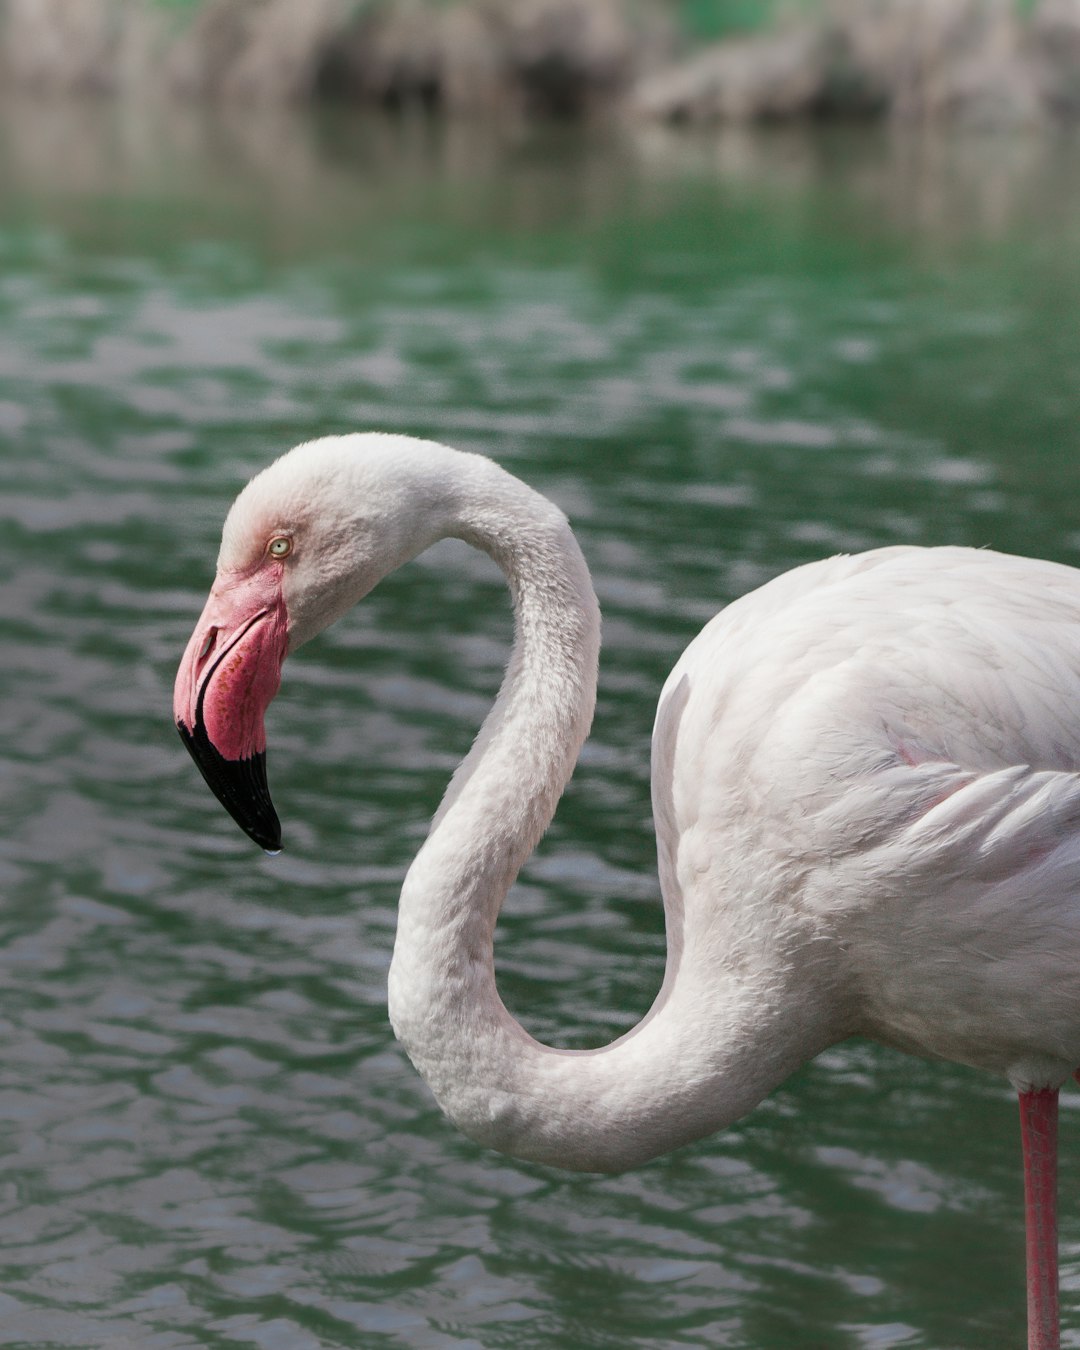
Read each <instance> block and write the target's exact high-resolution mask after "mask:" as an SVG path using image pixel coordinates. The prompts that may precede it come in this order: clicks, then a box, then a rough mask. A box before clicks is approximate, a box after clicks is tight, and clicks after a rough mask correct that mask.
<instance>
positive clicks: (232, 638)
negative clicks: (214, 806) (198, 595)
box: [173, 563, 288, 853]
mask: <svg viewBox="0 0 1080 1350" xmlns="http://www.w3.org/2000/svg"><path fill="white" fill-rule="evenodd" d="M281 575H282V569H281V567H280V566H279V565H275V564H273V563H264V564H263V565H262V566H260V567H259V568H258V570H257V571H255V572H254V573H251V574H249V575H247V576H241V577H236V576H228V575H226V576H224V577H223V576H221V575H219V576H218V578H217V580H216V581H215V582H214V587H213V590H212V591H211V592H210V598H209V599H208V600H207V602H206V608H205V609H204V610H203V612H202V615H201V617H200V618H199V622H198V623H197V624H196V625H195V631H194V633H192V635H191V641H190V642H189V643H188V645H187V650H186V651H185V652H184V657H183V660H182V661H181V662H180V669H179V670H178V671H177V673H176V686H175V688H174V691H173V714H174V716H175V718H176V726H177V730H178V731H179V732H180V737H181V739H182V740H183V742H184V744H185V745H186V746H187V748H188V750H189V752H190V753H191V757H192V759H193V760H194V761H195V763H196V764H197V765H198V766H199V770H200V772H201V773H202V776H203V777H204V778H205V779H206V781H207V783H208V784H209V786H210V790H211V791H212V792H213V793H214V795H215V796H216V797H217V799H218V800H219V801H220V802H221V804H222V805H223V806H224V807H225V809H226V810H227V811H228V812H229V814H230V815H231V816H232V818H233V820H235V821H236V823H237V824H238V825H239V826H240V828H241V829H242V830H243V831H244V832H245V833H246V834H248V835H249V836H250V837H251V838H252V839H254V841H255V842H256V843H257V844H259V845H261V847H263V848H264V849H266V850H267V852H272V853H276V852H277V851H278V850H279V849H280V848H281V824H280V822H279V821H278V817H277V812H276V811H275V810H274V804H273V802H272V801H271V800H270V793H269V790H268V788H267V784H266V730H265V726H264V718H265V715H266V710H267V708H268V707H269V706H270V703H271V701H272V700H273V697H274V695H275V694H276V693H277V691H278V688H279V686H280V684H281V666H282V662H283V661H284V660H285V653H286V650H287V647H288V615H287V613H286V610H285V601H284V599H283V597H282V593H281Z"/></svg>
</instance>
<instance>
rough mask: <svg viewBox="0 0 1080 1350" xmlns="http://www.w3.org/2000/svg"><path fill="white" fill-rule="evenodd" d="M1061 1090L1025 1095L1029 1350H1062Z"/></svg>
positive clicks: (1022, 1126) (1022, 1120) (1023, 1133)
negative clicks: (1058, 1159) (1059, 1168)
mask: <svg viewBox="0 0 1080 1350" xmlns="http://www.w3.org/2000/svg"><path fill="white" fill-rule="evenodd" d="M1057 1122H1058V1094H1057V1091H1056V1089H1050V1088H1046V1089H1042V1090H1040V1091H1038V1092H1021V1094H1020V1137H1021V1140H1022V1142H1023V1148H1024V1214H1025V1218H1026V1221H1027V1307H1028V1350H1059V1346H1060V1338H1059V1331H1058V1237H1057Z"/></svg>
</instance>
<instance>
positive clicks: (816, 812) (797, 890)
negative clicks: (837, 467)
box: [653, 548, 1080, 1089]
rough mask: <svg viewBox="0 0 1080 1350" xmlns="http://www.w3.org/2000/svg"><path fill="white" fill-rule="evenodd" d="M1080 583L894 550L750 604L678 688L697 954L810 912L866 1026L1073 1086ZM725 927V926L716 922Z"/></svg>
mask: <svg viewBox="0 0 1080 1350" xmlns="http://www.w3.org/2000/svg"><path fill="white" fill-rule="evenodd" d="M1078 708H1080V574H1078V573H1077V572H1075V571H1074V570H1073V569H1071V568H1067V567H1063V566H1060V565H1057V564H1053V563H1048V562H1041V561H1037V560H1034V559H1029V558H1016V557H1009V556H1005V555H1002V554H997V553H992V552H988V551H984V550H972V549H958V548H937V549H917V548H889V549H881V550H877V551H875V552H872V553H865V554H861V555H858V556H855V557H840V558H832V559H829V560H826V561H823V562H819V563H812V564H809V565H808V566H804V567H800V568H798V569H796V570H795V571H793V572H789V573H786V574H785V575H783V576H781V577H779V578H777V579H776V580H775V581H773V582H770V583H769V584H768V585H766V586H763V587H762V588H761V589H760V590H757V591H755V592H753V593H752V594H750V595H747V596H744V597H743V598H742V599H739V600H736V601H735V602H734V603H733V604H731V605H729V606H728V608H727V609H725V610H724V611H723V613H721V614H720V615H718V616H717V617H716V618H715V619H713V620H712V622H711V623H709V624H708V625H707V627H706V628H705V629H704V631H703V632H702V633H701V634H700V635H699V636H698V637H697V638H696V639H695V640H694V641H693V642H692V643H691V644H690V646H689V647H688V648H687V650H686V652H685V654H684V655H683V657H682V658H681V659H680V660H679V662H678V663H677V665H676V667H675V669H674V671H673V672H672V674H671V676H670V678H669V680H668V682H667V684H666V686H665V688H664V691H663V693H662V695H661V698H660V709H659V713H658V716H657V723H656V735H655V737H654V743H653V757H654V780H653V792H654V802H655V815H656V821H657V840H658V849H659V853H660V859H661V871H662V875H665V876H666V878H667V879H668V884H669V885H672V886H675V887H677V889H678V890H679V891H680V892H681V893H682V895H683V897H684V905H685V912H686V923H687V926H688V929H690V928H692V929H694V930H700V931H695V937H696V943H697V944H698V945H702V946H709V945H712V946H713V947H715V951H714V957H715V960H716V961H720V960H721V959H722V958H721V955H720V948H721V947H722V944H723V942H725V941H727V940H729V938H730V933H729V931H728V926H729V925H735V926H736V927H739V928H741V927H743V926H746V925H749V926H751V928H753V927H756V926H757V925H758V924H759V923H761V922H763V921H766V920H765V916H768V915H769V914H770V912H772V913H780V914H785V915H786V916H787V918H788V921H789V922H790V923H792V924H793V925H795V926H796V927H799V926H802V931H803V932H804V934H805V937H806V940H807V942H809V943H813V944H824V945H825V946H826V947H827V948H828V950H829V952H830V953H831V961H832V962H834V963H835V969H834V971H833V975H834V978H835V981H836V989H837V997H838V999H839V1000H840V1001H841V1002H842V1003H843V1004H844V1005H846V1009H847V1013H848V1016H849V1017H850V1023H849V1029H850V1030H851V1031H852V1032H857V1033H859V1034H862V1035H866V1036H870V1037H873V1038H874V1039H876V1040H880V1041H883V1042H885V1043H886V1044H889V1045H893V1046H896V1047H898V1048H900V1049H902V1050H906V1051H909V1052H911V1053H914V1054H919V1055H925V1056H930V1057H935V1058H942V1059H949V1060H954V1061H958V1062H960V1063H964V1064H971V1065H974V1066H977V1067H980V1068H985V1069H990V1070H992V1071H994V1072H997V1073H1001V1074H1004V1075H1005V1076H1007V1077H1008V1078H1009V1079H1010V1080H1011V1081H1012V1082H1013V1084H1014V1085H1015V1086H1016V1087H1017V1088H1020V1089H1027V1088H1043V1087H1057V1086H1059V1085H1060V1084H1061V1083H1062V1082H1064V1081H1065V1079H1066V1078H1068V1077H1069V1075H1070V1074H1071V1073H1072V1071H1073V1069H1074V1068H1075V1067H1076V1065H1077V1064H1078V1063H1080V963H1078V960H1077V957H1078V954H1080V774H1078V773H1077V769H1078V768H1080V717H1078V716H1077V709H1078ZM714 929H716V930H717V931H716V938H715V940H714V939H713V938H712V937H711V934H712V932H713V930H714Z"/></svg>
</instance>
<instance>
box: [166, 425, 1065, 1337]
mask: <svg viewBox="0 0 1080 1350" xmlns="http://www.w3.org/2000/svg"><path fill="white" fill-rule="evenodd" d="M447 536H453V537H456V538H460V539H464V540H466V541H468V542H469V543H470V544H473V545H475V546H476V547H478V548H480V549H483V550H484V551H486V552H487V553H489V554H490V555H491V556H492V558H494V559H495V561H496V562H497V563H498V564H499V566H500V567H501V568H502V570H503V572H504V573H505V575H506V579H507V582H508V584H509V587H510V590H511V593H512V596H513V602H514V614H515V635H514V643H513V649H512V654H511V657H510V663H509V667H508V669H507V672H506V676H505V679H504V681H503V683H502V687H501V689H500V691H499V694H498V697H497V699H496V700H495V704H494V706H493V707H492V709H491V711H490V713H489V714H488V716H487V718H486V720H485V721H484V724H483V727H482V728H481V730H480V734H479V736H478V738H477V740H476V743H475V745H474V746H473V748H472V750H471V751H470V752H469V754H468V755H467V756H466V758H465V759H464V761H463V762H462V764H461V765H460V767H459V768H458V770H457V772H456V773H455V775H454V778H453V780H452V782H451V784H450V786H449V788H448V789H447V792H446V795H445V796H444V798H443V801H442V804H441V806H440V807H439V810H438V813H437V814H436V816H435V819H434V821H433V823H432V826H431V829H430V832H429V834H428V836H427V840H426V842H425V843H424V845H423V847H422V848H421V850H420V852H419V853H418V854H417V856H416V858H415V860H414V862H413V864H412V866H411V867H410V868H409V871H408V874H407V876H406V878H405V881H404V885H403V887H402V892H401V902H400V913H399V921H398V931H397V940H396V943H395V948H394V958H393V964H392V967H391V971H390V980H389V1003H390V1016H391V1021H392V1023H393V1027H394V1030H395V1032H396V1034H397V1036H398V1037H399V1038H400V1040H401V1041H402V1043H403V1044H404V1046H405V1048H406V1050H407V1051H408V1053H409V1056H410V1058H411V1059H412V1061H413V1063H414V1064H415V1065H416V1067H417V1068H418V1070H419V1071H420V1073H421V1074H422V1075H423V1076H424V1078H425V1079H426V1080H427V1082H428V1084H429V1085H430V1087H431V1089H432V1091H433V1093H434V1094H435V1096H436V1098H437V1099H438V1101H439V1103H440V1104H441V1106H442V1107H443V1109H444V1110H445V1111H446V1113H447V1114H448V1115H449V1116H450V1117H451V1119H452V1120H454V1121H455V1122H456V1123H457V1124H458V1125H459V1126H460V1127H461V1129H463V1130H464V1131H465V1132H466V1133H467V1134H469V1135H471V1136H472V1137H473V1138H474V1139H477V1140H479V1141H480V1142H482V1143H484V1144H486V1145H489V1146H491V1147H492V1148H495V1149H499V1150H502V1151H503V1152H505V1153H509V1154H513V1155H515V1156H517V1157H520V1158H528V1159H533V1160H537V1161H540V1162H543V1163H550V1164H553V1165H556V1166H559V1167H566V1168H575V1169H582V1170H598V1171H617V1170H621V1169H623V1168H628V1167H633V1166H635V1165H637V1164H639V1163H644V1162H646V1161H648V1160H649V1159H650V1158H654V1157H656V1156H657V1155H658V1154H661V1153H664V1152H666V1151H667V1150H669V1149H673V1148H676V1147H678V1146H679V1145H681V1144H686V1143H689V1142H690V1141H691V1140H694V1139H700V1138H701V1137H703V1136H705V1135H708V1134H711V1133H712V1132H713V1131H715V1130H719V1129H722V1128H723V1127H724V1126H726V1125H728V1124H730V1123H731V1122H732V1121H735V1120H738V1119H739V1117H741V1116H743V1115H745V1114H746V1113H747V1112H748V1111H750V1110H751V1109H752V1108H753V1107H754V1106H755V1105H756V1104H757V1103H758V1102H759V1101H761V1099H762V1098H763V1097H764V1096H765V1095H766V1094H767V1093H769V1092H770V1091H771V1090H772V1089H773V1088H775V1087H776V1086H777V1085H778V1084H779V1083H781V1082H782V1081H783V1080H784V1079H785V1078H786V1077H787V1076H788V1075H789V1074H790V1073H791V1072H792V1071H793V1070H794V1069H796V1068H797V1067H798V1066H799V1065H800V1064H802V1063H803V1062H804V1061H806V1060H808V1059H810V1058H811V1057H812V1056H814V1055H816V1054H817V1053H818V1052H819V1051H820V1050H822V1049H824V1048H825V1047H826V1046H829V1045H832V1044H834V1043H835V1042H837V1041H840V1040H842V1039H844V1038H846V1037H848V1036H851V1035H856V1034H858V1035H862V1036H869V1037H873V1038H875V1039H877V1040H879V1041H881V1042H884V1043H885V1044H886V1045H890V1046H895V1047H898V1048H900V1049H901V1050H905V1051H908V1052H910V1053H912V1054H917V1055H923V1056H930V1057H934V1058H942V1059H948V1060H955V1061H957V1062H959V1063H962V1064H970V1065H975V1066H977V1067H979V1068H982V1069H987V1070H989V1071H991V1072H993V1073H996V1074H998V1075H1001V1076H1002V1077H1004V1078H1006V1079H1008V1080H1009V1082H1011V1083H1012V1084H1013V1086H1014V1087H1015V1088H1016V1089H1017V1091H1018V1092H1019V1094H1020V1102H1021V1107H1022V1122H1023V1126H1024V1140H1025V1168H1026V1178H1027V1194H1028V1216H1027V1217H1028V1260H1029V1294H1028V1308H1029V1328H1030V1330H1029V1337H1030V1339H1029V1347H1030V1350H1052V1348H1053V1347H1056V1346H1057V1344H1058V1331H1057V1267H1056V1260H1057V1237H1056V1215H1055V1210H1054V1196H1055V1189H1056V1179H1055V1167H1056V1134H1055V1128H1056V1106H1057V1094H1058V1089H1059V1088H1060V1086H1061V1085H1062V1084H1063V1083H1064V1082H1065V1080H1066V1079H1067V1078H1068V1077H1069V1076H1070V1074H1072V1072H1073V1070H1074V1069H1075V1068H1076V1066H1077V1065H1078V1064H1080V772H1078V770H1080V573H1078V572H1077V571H1074V570H1073V569H1071V568H1068V567H1064V566H1060V565H1057V564H1054V563H1049V562H1040V561H1036V560H1033V559H1026V558H1015V557H1008V556H1004V555H1002V554H997V553H992V552H987V551H975V550H971V549H964V548H940V549H918V548H885V549H879V550H876V551H874V552H871V553H865V554H861V555H858V556H855V557H837V558H831V559H828V560H827V561H822V562H817V563H812V564H810V565H808V566H804V567H800V568H797V569H796V570H794V571H792V572H789V573H787V574H785V575H783V576H780V577H778V578H777V579H776V580H774V581H771V582H770V583H769V584H768V585H766V586H763V587H762V588H761V589H760V590H758V591H755V592H754V593H753V594H751V595H748V596H745V597H743V598H742V599H740V600H737V601H735V602H734V603H733V604H731V605H729V606H728V607H727V608H726V609H725V610H724V611H723V612H722V613H721V614H719V615H718V616H717V617H716V618H714V619H713V620H712V621H711V622H710V623H709V624H708V625H707V626H706V627H705V629H704V630H703V631H702V632H701V634H700V635H699V636H698V637H697V638H695V639H694V641H693V642H692V643H691V644H690V646H689V647H688V648H687V650H686V652H685V653H684V654H683V656H682V657H681V659H680V660H679V662H678V663H677V665H676V666H675V669H674V670H673V671H672V673H671V676H670V677H669V679H668V680H667V683H666V684H665V685H664V688H663V691H662V693H661V696H660V704H659V710H658V712H657V716H656V724H655V729H654V733H653V762H652V792H653V809H654V815H655V820H656V833H657V850H658V854H659V872H660V888H661V893H662V895H663V901H664V907H665V914H666V922H667V939H668V957H667V968H666V973H665V976H664V981H663V986H662V988H661V989H660V992H659V994H658V995H657V997H656V1000H655V1002H654V1004H653V1006H652V1008H651V1009H650V1011H649V1012H648V1013H647V1014H646V1016H645V1017H644V1018H643V1019H642V1021H641V1022H640V1023H639V1024H638V1025H637V1026H636V1027H634V1029H633V1030H632V1031H630V1032H628V1033H627V1034H626V1035H624V1036H621V1037H620V1038H619V1039H618V1040H616V1041H614V1042H613V1043H612V1044H611V1045H609V1046H606V1047H604V1048H603V1049H599V1050H587V1051H568V1050H557V1049H552V1048H550V1047H548V1046H544V1045H541V1044H540V1043H539V1042H537V1041H536V1040H534V1039H533V1037H531V1036H530V1035H529V1034H528V1033H527V1032H526V1031H525V1030H524V1029H523V1028H522V1027H521V1026H520V1025H519V1024H518V1023H517V1022H516V1021H515V1020H514V1019H513V1018H512V1017H511V1015H510V1014H509V1013H508V1012H507V1010H506V1008H505V1007H504V1006H503V1003H502V1001H501V1000H500V998H499V994H498V991H497V989H496V985H495V975H494V963H493V956H492V940H493V932H494V928H495V923H496V920H497V917H498V914H499V910H500V908H501V906H502V903H503V900H504V899H505V897H506V895H507V893H508V891H509V890H510V888H511V886H512V885H513V882H514V879H515V877H516V876H517V874H518V871H519V869H520V868H521V866H522V864H523V862H524V861H525V859H526V858H527V857H528V855H529V853H530V851H531V850H532V848H533V847H534V845H535V844H536V842H537V840H538V839H539V837H540V835H541V833H542V832H543V830H544V829H545V827H546V826H547V824H548V822H549V821H550V819H551V817H552V814H553V813H554V810H555V806H556V803H557V802H558V799H559V796H560V794H561V792H562V790H563V788H564V786H565V784H566V782H567V780H568V778H569V776H570V774H571V772H572V770H573V767H574V764H575V761H576V759H577V756H578V751H579V749H580V747H581V744H582V742H583V741H584V739H585V737H586V735H587V733H588V729H589V724H590V721H591V718H592V714H593V706H594V700H595V691H596V668H597V653H598V649H599V640H600V616H599V610H598V607H597V602H596V598H595V595H594V593H593V589H592V585H591V582H590V579H589V572H588V569H587V567H586V564H585V561H584V559H583V557H582V554H581V551H580V549H579V548H578V545H577V543H576V541H575V539H574V536H573V534H572V533H571V530H570V527H569V525H568V523H567V521H566V518H565V517H564V516H563V514H562V513H561V512H560V511H559V510H558V509H557V508H556V507H555V506H553V505H552V504H551V503H550V502H549V501H547V500H546V499H545V498H544V497H542V496H540V495H539V494H538V493H536V492H535V491H533V490H532V489H531V488H529V487H527V486H525V484H524V483H522V482H520V481H519V480H518V479H517V478H514V477H513V476H511V475H510V474H509V473H507V472H505V471H504V470H503V469H501V468H499V467H498V466H497V465H496V464H494V463H493V462H491V461H490V460H487V459H484V458H483V457H480V456H476V455H469V454H462V453H460V452H457V451H454V450H451V449H448V448H447V447H445V446H442V445H437V444H434V443H432V442H426V441H418V440H412V439H410V438H406V437H400V436H383V435H373V434H372V435H353V436H342V437H331V438H326V439H324V440H320V441H315V442H311V443H309V444H306V445H301V446H298V447H297V448H296V449H294V450H292V451H291V452H290V453H288V454H287V455H285V456H283V457H282V458H281V459H279V460H278V461H277V462H276V463H274V464H273V465H271V466H270V467H269V468H268V469H266V470H264V471H263V472H262V473H261V474H259V475H258V476H257V477H256V478H254V479H253V480H252V481H251V482H250V483H249V484H248V486H247V487H246V488H245V489H244V490H243V492H242V493H241V494H240V496H239V497H238V498H237V500H236V502H235V504H234V505H233V507H232V510H231V511H230V512H229V515H228V519H227V520H226V522H225V528H224V535H223V539H222V544H221V552H220V555H219V558H218V572H217V579H216V581H215V583H214V586H213V589H212V591H211V594H210V598H209V600H208V602H207V605H206V608H205V610H204V612H203V615H202V617H201V618H200V620H199V622H198V625H197V627H196V629H195V632H194V634H193V636H192V638H191V641H190V643H189V645H188V648H187V651H186V653H185V655H184V658H183V661H182V663H181V666H180V670H179V673H178V676H177V681H176V695H175V715H176V721H177V724H178V726H179V729H180V732H181V734H182V736H183V738H184V740H185V742H186V743H187V745H188V748H189V749H190V750H191V752H192V754H193V756H194V758H195V760H196V763H197V764H198V765H199V767H200V769H201V770H202V772H203V773H204V775H205V777H206V779H207V781H208V782H209V784H210V786H211V787H212V788H213V789H214V791H215V792H216V793H217V795H218V796H219V798H220V799H221V800H222V802H223V803H224V805H225V806H226V807H227V808H228V810H229V811H230V812H231V814H232V815H233V816H234V818H235V819H236V820H237V822H238V823H239V824H240V825H241V826H242V828H243V829H244V830H245V831H246V832H247V833H248V834H249V835H250V836H251V837H252V838H253V839H254V840H255V841H256V842H258V843H260V844H261V845H263V846H264V847H265V848H267V849H268V850H274V849H277V848H278V847H279V845H280V829H279V825H278V820H277V816H276V814H275V813H274V809H273V806H272V805H271V803H270V798H269V795H268V793H267V790H266V777H265V756H264V751H265V735H264V731H263V717H264V713H265V710H266V708H267V706H268V704H269V703H270V700H271V699H272V698H273V697H274V694H275V693H276V692H277V688H278V684H279V679H280V669H281V664H282V662H283V660H284V658H285V655H286V653H287V652H289V651H293V650H295V649H296V648H297V647H299V646H300V645H301V643H303V642H305V641H307V639H308V638H310V637H312V636H313V635H314V634H315V633H317V632H318V631H320V630H321V629H322V628H324V627H326V626H327V625H328V624H329V623H331V622H333V621H334V620H335V619H337V618H338V617H340V616H341V615H342V614H344V613H345V611H346V610H348V609H349V608H350V607H351V606H352V605H354V604H355V603H356V602H357V601H358V600H360V599H361V598H362V597H363V596H364V595H365V594H367V592H368V591H370V590H371V588H372V587H373V586H374V585H375V584H376V583H377V582H378V581H379V580H380V578H382V577H383V576H385V575H386V574H387V573H388V572H390V571H392V570H393V569H394V568H396V567H398V566H400V565H401V564H402V563H404V562H406V561H408V560H409V559H411V558H413V557H415V556H416V555H417V554H419V553H420V552H421V551H423V550H424V549H426V548H427V547H428V546H429V545H431V544H433V543H434V542H435V541H436V540H438V539H440V538H443V537H447Z"/></svg>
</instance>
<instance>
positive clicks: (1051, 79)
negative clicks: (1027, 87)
mask: <svg viewBox="0 0 1080 1350" xmlns="http://www.w3.org/2000/svg"><path fill="white" fill-rule="evenodd" d="M1031 29H1032V45H1033V48H1034V54H1035V62H1036V67H1037V70H1038V74H1039V81H1040V84H1039V92H1040V95H1041V97H1042V98H1043V100H1044V102H1045V104H1046V106H1047V107H1048V108H1049V109H1050V111H1051V112H1052V113H1054V114H1056V115H1057V116H1058V117H1062V118H1069V119H1075V118H1077V117H1080V0H1041V3H1040V4H1039V5H1038V6H1037V7H1036V10H1035V14H1034V17H1033V19H1032V25H1031Z"/></svg>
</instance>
